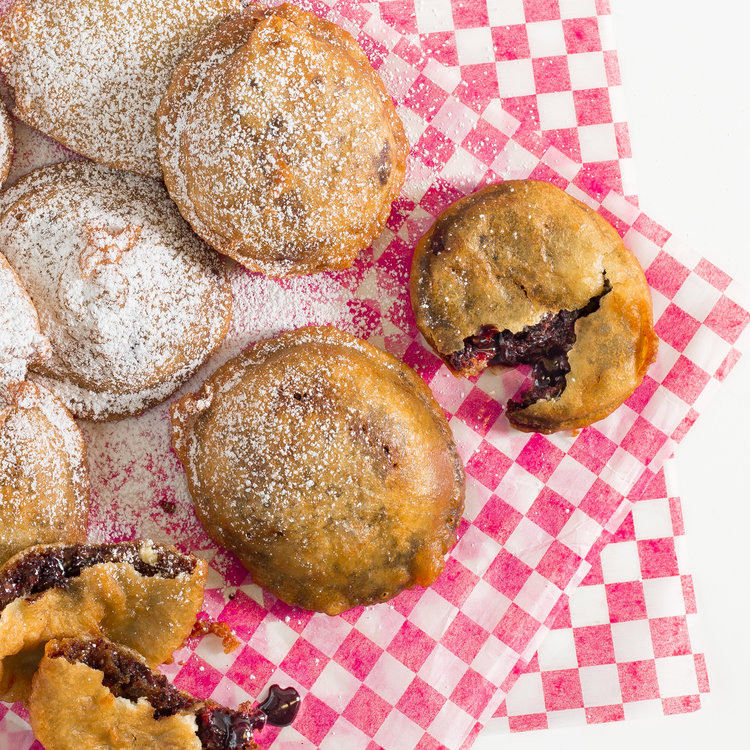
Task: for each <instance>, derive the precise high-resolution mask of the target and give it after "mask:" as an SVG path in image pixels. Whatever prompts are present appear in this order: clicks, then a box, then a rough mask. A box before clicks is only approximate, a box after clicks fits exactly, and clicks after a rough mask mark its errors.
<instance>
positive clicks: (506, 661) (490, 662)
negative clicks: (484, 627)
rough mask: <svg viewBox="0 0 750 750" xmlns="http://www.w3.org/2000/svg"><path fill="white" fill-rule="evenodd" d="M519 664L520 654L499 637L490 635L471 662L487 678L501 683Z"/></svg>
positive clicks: (495, 682) (497, 683)
mask: <svg viewBox="0 0 750 750" xmlns="http://www.w3.org/2000/svg"><path fill="white" fill-rule="evenodd" d="M517 664H518V654H517V653H516V652H515V651H514V650H513V649H512V648H510V646H507V645H506V644H504V643H503V642H502V641H501V640H500V639H499V638H495V636H490V637H489V638H488V639H487V640H486V641H485V642H484V645H483V646H482V648H480V649H479V653H478V654H477V655H476V656H475V657H474V661H473V662H472V663H471V667H472V669H474V670H475V671H476V672H479V674H481V675H482V677H484V678H485V679H486V680H489V681H490V682H492V683H494V684H495V685H499V684H500V683H501V682H503V680H505V678H506V677H507V676H508V675H509V674H510V672H511V670H512V669H513V667H515V666H516V665H517Z"/></svg>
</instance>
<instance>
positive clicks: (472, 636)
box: [440, 611, 486, 664]
mask: <svg viewBox="0 0 750 750" xmlns="http://www.w3.org/2000/svg"><path fill="white" fill-rule="evenodd" d="M485 640H486V631H485V629H484V628H483V627H482V626H481V625H478V624H477V623H476V622H474V620H472V619H471V618H470V617H467V616H466V615H465V614H464V613H463V612H461V611H459V612H458V613H457V614H456V617H455V619H454V620H453V622H452V623H451V624H450V626H449V627H448V630H446V631H445V634H444V635H443V637H442V638H441V639H440V643H441V644H442V645H443V646H445V647H446V648H447V649H448V650H449V651H450V652H451V653H452V654H455V655H456V656H457V657H458V658H459V659H461V660H462V661H464V662H466V663H467V664H471V662H473V661H474V658H475V657H476V655H477V654H478V653H479V650H480V649H481V648H482V644H483V642H484V641H485Z"/></svg>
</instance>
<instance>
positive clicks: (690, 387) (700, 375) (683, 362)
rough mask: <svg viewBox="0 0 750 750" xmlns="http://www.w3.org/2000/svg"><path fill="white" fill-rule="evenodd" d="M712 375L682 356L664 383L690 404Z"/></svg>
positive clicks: (694, 400)
mask: <svg viewBox="0 0 750 750" xmlns="http://www.w3.org/2000/svg"><path fill="white" fill-rule="evenodd" d="M709 380H711V376H710V375H709V374H708V373H707V372H706V371H705V370H703V369H701V368H700V367H698V365H696V364H695V363H694V362H692V361H691V360H689V359H688V358H687V357H683V356H680V358H679V359H678V360H677V361H676V362H675V363H674V365H673V366H672V369H671V370H670V371H669V372H668V373H667V375H666V376H665V378H664V380H663V381H662V385H663V386H664V387H665V388H666V389H668V390H670V391H671V392H672V393H674V394H675V395H676V396H679V397H680V398H681V399H682V400H683V401H685V402H686V403H688V404H694V403H695V402H696V400H697V399H698V396H700V394H701V393H702V392H703V389H704V388H705V387H706V386H707V385H708V381H709Z"/></svg>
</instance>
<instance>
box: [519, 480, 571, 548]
mask: <svg viewBox="0 0 750 750" xmlns="http://www.w3.org/2000/svg"><path fill="white" fill-rule="evenodd" d="M572 512H573V505H572V504H571V503H569V502H568V501H567V500H566V499H565V498H564V497H563V496H562V495H558V494H557V493H556V492H553V491H552V490H551V489H550V488H549V487H545V488H544V489H542V491H541V492H540V493H539V495H538V496H537V498H536V500H534V503H533V504H532V506H531V508H529V511H528V513H527V514H526V515H527V516H528V517H529V518H530V519H531V520H532V521H533V522H534V523H535V524H536V525H537V526H539V527H541V528H542V529H544V530H545V531H546V532H547V533H548V534H551V535H552V536H557V535H558V534H559V533H560V530H561V529H562V527H563V526H565V524H566V523H567V522H568V519H569V518H570V514H571V513H572Z"/></svg>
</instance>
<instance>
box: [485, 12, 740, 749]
mask: <svg viewBox="0 0 750 750" xmlns="http://www.w3.org/2000/svg"><path fill="white" fill-rule="evenodd" d="M610 3H611V7H612V12H613V15H614V20H615V31H616V33H617V45H618V52H619V57H620V66H621V69H622V77H623V83H624V86H625V92H626V99H627V114H628V120H629V124H630V136H631V140H632V145H633V156H634V161H635V172H636V181H637V185H638V195H639V199H640V205H641V207H642V208H643V209H644V210H645V211H646V213H647V214H649V215H650V216H652V217H653V218H654V219H656V220H657V221H659V222H660V223H661V224H663V225H664V226H665V227H666V228H667V229H669V230H670V231H671V232H673V233H674V234H677V235H679V236H681V237H683V238H685V239H686V240H687V241H688V243H689V244H690V245H691V246H692V247H694V248H695V249H696V250H698V251H700V252H701V254H703V255H705V256H706V257H707V258H708V259H709V260H711V261H713V262H714V263H715V264H716V265H718V266H719V267H720V268H722V269H723V270H725V271H726V272H727V273H729V274H731V275H732V276H733V277H734V278H735V279H738V280H741V281H742V283H743V285H744V286H745V287H747V288H749V289H750V240H748V234H746V233H745V232H746V229H745V224H746V223H747V222H748V221H750V82H749V81H748V75H749V74H750V63H748V54H747V50H748V28H749V27H750V24H749V23H748V22H749V21H750V10H748V6H747V5H746V4H745V3H744V2H740V0H712V2H697V0H610ZM747 387H750V355H748V356H746V357H745V358H744V360H743V361H741V362H740V363H739V364H738V365H737V367H735V369H734V371H733V372H732V373H731V375H730V376H729V378H728V379H727V380H726V382H725V383H724V384H723V385H722V387H721V388H720V389H719V393H718V395H717V397H716V398H715V400H714V401H713V402H712V408H711V410H710V413H706V414H704V415H702V416H701V417H700V419H699V420H698V421H697V422H696V424H695V426H694V427H693V429H692V430H691V431H690V433H689V434H688V435H687V437H686V438H685V440H684V441H683V443H682V444H681V445H680V446H679V449H678V452H677V469H678V475H677V476H678V480H679V487H680V490H681V494H682V500H683V514H684V520H685V528H686V534H687V546H688V552H689V555H690V559H691V561H692V572H693V575H694V580H695V590H696V597H697V604H698V612H699V615H700V618H701V624H702V631H703V644H702V646H703V648H704V650H705V653H706V661H707V668H708V676H709V681H710V684H711V695H710V698H709V700H708V703H707V705H706V706H705V707H704V708H701V710H699V711H697V712H696V713H694V714H685V715H680V716H669V717H659V718H654V719H633V720H626V721H620V722H615V723H612V724H600V725H592V726H581V727H574V728H573V727H571V728H563V729H547V730H539V731H533V732H525V733H517V734H511V735H508V734H505V733H502V734H501V733H499V732H495V733H493V732H491V731H489V730H484V731H483V732H482V733H481V734H480V736H479V738H478V739H477V741H476V743H475V744H474V750H498V749H499V748H501V747H502V748H503V749H504V750H508V748H512V750H541V749H542V748H544V750H549V748H550V747H559V748H564V750H568V748H574V749H576V750H577V749H578V748H580V749H581V750H585V749H588V748H591V749H592V750H593V749H594V748H596V750H601V748H602V746H606V747H607V749H608V750H618V749H619V748H627V749H628V750H634V748H643V749H644V750H650V748H677V747H679V748H680V750H691V749H692V748H705V747H709V746H714V747H720V748H727V749H733V748H750V734H748V729H746V726H747V724H749V723H750V648H748V638H750V585H748V580H747V575H746V574H745V571H746V570H747V569H748V551H750V536H749V535H750V482H748V479H747V477H750V438H749V437H748V435H750V398H748V396H747V394H746V392H745V389H746V388H747ZM709 743H710V745H709Z"/></svg>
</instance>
